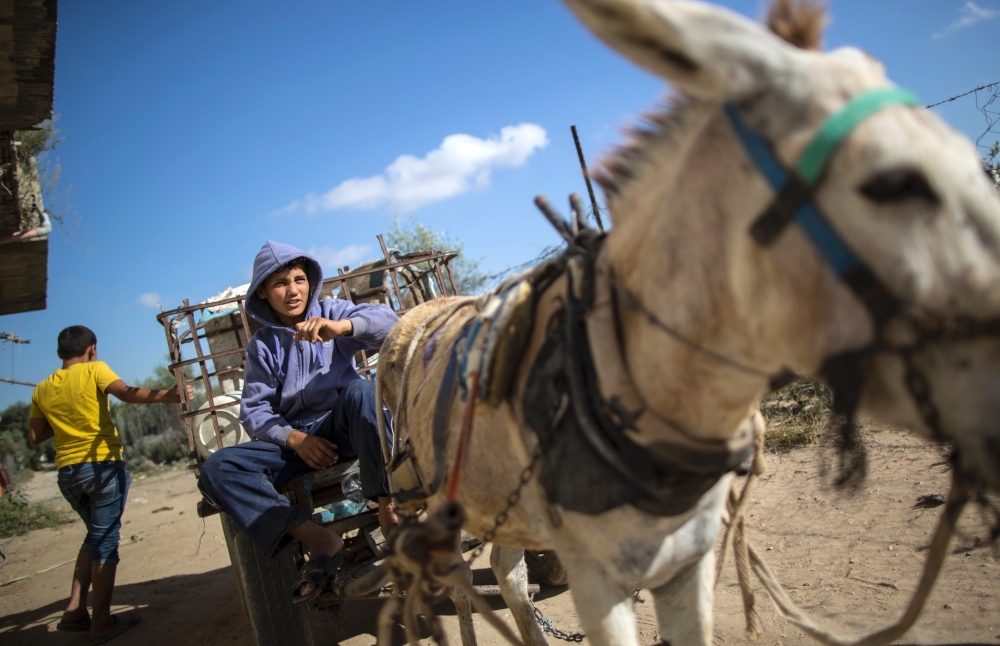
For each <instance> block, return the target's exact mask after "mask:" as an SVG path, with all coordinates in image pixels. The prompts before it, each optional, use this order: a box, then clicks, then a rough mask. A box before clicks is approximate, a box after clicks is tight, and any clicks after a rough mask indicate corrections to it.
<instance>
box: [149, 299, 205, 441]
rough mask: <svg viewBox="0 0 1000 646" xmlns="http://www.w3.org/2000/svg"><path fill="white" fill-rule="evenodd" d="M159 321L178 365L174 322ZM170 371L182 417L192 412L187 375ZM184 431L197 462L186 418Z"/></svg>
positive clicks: (178, 349)
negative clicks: (172, 327)
mask: <svg viewBox="0 0 1000 646" xmlns="http://www.w3.org/2000/svg"><path fill="white" fill-rule="evenodd" d="M156 318H157V320H158V321H159V322H160V323H161V324H162V325H163V333H164V334H165V335H166V337H167V349H168V351H169V352H170V360H171V362H172V363H176V362H178V361H180V359H181V352H180V344H179V343H178V344H176V345H175V344H174V337H173V335H172V334H171V331H170V328H171V326H172V323H173V322H172V321H171V320H170V319H169V318H161V317H159V316H158V317H156ZM170 371H171V372H172V373H173V375H174V382H176V384H177V394H178V395H179V396H180V400H181V401H180V406H181V415H183V414H184V413H186V412H188V411H189V410H190V408H191V407H190V402H189V401H188V399H187V375H185V374H184V368H183V367H181V368H171V369H170ZM181 420H182V421H184V431H185V433H186V435H187V439H188V452H189V453H188V457H192V458H194V459H195V460H197V459H198V458H197V456H198V452H197V450H196V449H195V445H194V431H193V429H192V428H191V424H189V423H188V422H187V421H186V420H184V418H183V417H182V418H181Z"/></svg>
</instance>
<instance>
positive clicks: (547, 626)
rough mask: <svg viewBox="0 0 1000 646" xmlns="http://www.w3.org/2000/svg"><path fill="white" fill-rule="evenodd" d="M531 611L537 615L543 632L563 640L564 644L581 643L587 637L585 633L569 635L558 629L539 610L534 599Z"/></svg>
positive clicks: (536, 619) (536, 617)
mask: <svg viewBox="0 0 1000 646" xmlns="http://www.w3.org/2000/svg"><path fill="white" fill-rule="evenodd" d="M531 610H532V612H534V613H535V621H537V622H538V625H539V626H541V627H542V632H543V633H545V634H546V635H548V636H550V637H555V638H556V639H559V640H562V641H564V642H576V643H580V642H582V641H583V638H584V637H586V635H584V634H583V633H567V632H564V631H562V630H559V629H558V628H556V625H555V624H554V623H553V622H552V620H551V619H549V618H548V617H546V616H545V615H543V614H542V611H541V610H539V609H538V606H536V605H535V601H534V599H532V600H531Z"/></svg>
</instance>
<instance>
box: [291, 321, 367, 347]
mask: <svg viewBox="0 0 1000 646" xmlns="http://www.w3.org/2000/svg"><path fill="white" fill-rule="evenodd" d="M353 332H354V325H353V324H352V323H351V322H350V321H348V320H346V319H345V320H342V321H331V320H330V319H325V318H322V317H320V316H314V317H313V318H311V319H308V320H306V321H302V322H301V323H296V325H295V336H294V337H292V340H293V341H308V342H309V343H319V342H320V341H329V340H330V339H336V338H337V337H338V336H344V335H347V334H351V333H353Z"/></svg>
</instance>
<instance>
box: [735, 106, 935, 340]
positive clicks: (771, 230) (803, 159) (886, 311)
mask: <svg viewBox="0 0 1000 646" xmlns="http://www.w3.org/2000/svg"><path fill="white" fill-rule="evenodd" d="M893 105H905V106H919V105H920V102H919V100H918V99H917V97H916V96H915V95H914V94H913V93H912V92H910V91H909V90H904V89H902V88H896V87H882V88H875V89H873V90H869V91H867V92H865V93H863V94H860V95H858V96H856V97H854V98H853V99H851V100H850V101H848V103H847V104H846V105H845V106H844V107H843V108H841V109H840V110H839V111H837V112H836V113H834V114H833V115H832V116H831V117H829V118H828V119H827V120H826V121H825V122H824V123H823V125H822V126H820V128H819V130H818V131H817V132H816V134H815V135H814V136H813V139H812V141H810V142H809V145H807V146H806V148H805V150H804V151H803V152H802V154H801V155H800V156H799V159H798V161H797V162H796V164H795V168H794V169H791V170H789V169H786V168H785V166H784V165H783V164H782V163H781V161H780V160H779V159H778V157H777V156H776V155H775V154H774V151H773V150H772V149H771V146H770V144H769V143H768V142H767V140H765V139H764V138H763V137H762V136H761V135H760V134H758V133H757V132H755V131H754V130H752V129H751V128H750V127H749V126H748V125H747V124H746V122H745V121H744V120H743V117H742V116H741V115H740V110H739V107H738V106H737V105H736V104H735V103H727V104H726V114H727V116H728V117H729V121H730V123H732V126H733V129H734V130H735V131H736V134H737V135H738V136H739V138H740V140H741V142H742V143H743V147H744V148H745V149H746V151H747V154H748V155H749V156H750V158H751V159H752V160H753V162H754V164H755V165H756V166H757V169H758V170H759V171H760V173H761V174H762V175H764V177H765V178H766V179H767V181H768V183H769V184H771V187H772V188H773V189H774V190H775V191H777V195H776V196H775V198H774V200H773V201H772V202H771V204H770V206H768V208H767V209H766V210H765V211H764V212H763V213H762V214H761V215H760V216H759V217H758V218H757V219H756V220H755V221H754V223H753V225H751V227H750V235H751V236H753V238H754V240H756V241H757V243H758V244H760V245H762V246H765V247H766V246H770V245H771V243H773V242H774V241H775V240H776V239H777V238H778V236H779V235H780V234H781V233H782V232H783V231H784V230H785V228H786V227H787V226H788V224H790V223H791V222H792V221H793V220H794V221H795V222H796V223H797V224H798V225H799V227H800V228H801V229H802V231H803V232H804V233H805V234H806V236H807V237H808V238H809V240H810V241H811V242H812V244H813V246H814V247H815V248H816V250H817V251H818V252H819V253H820V255H822V256H823V258H824V259H825V260H826V262H827V264H829V265H830V268H831V269H833V271H834V273H835V274H836V275H837V276H838V277H839V278H840V279H841V280H843V281H844V283H845V284H847V285H848V287H850V288H851V291H853V292H854V293H855V295H857V296H858V298H860V299H861V301H862V302H864V304H865V306H866V307H867V308H868V310H869V311H870V312H871V314H872V317H873V318H874V319H875V323H876V325H878V326H879V327H881V325H882V324H884V323H885V322H886V321H887V320H888V319H889V318H891V317H892V316H893V315H894V314H896V313H897V312H898V311H899V310H900V308H901V304H900V302H899V300H898V299H897V298H896V297H895V296H893V295H892V293H891V292H889V290H888V289H886V288H885V286H884V285H882V283H881V282H880V281H879V279H878V278H877V277H876V276H875V274H874V272H872V271H871V269H870V268H869V267H868V266H867V265H866V264H865V263H864V262H862V261H861V260H860V259H859V258H858V257H857V255H856V254H855V253H854V252H853V251H852V250H851V248H850V247H849V246H848V245H847V243H845V242H844V240H843V239H842V238H841V236H840V234H838V233H837V232H836V231H835V230H834V229H833V227H832V226H830V223H829V222H827V220H826V218H825V217H823V215H822V213H820V211H819V209H818V208H817V206H816V203H815V200H814V194H815V191H816V188H817V187H818V185H819V183H820V181H821V180H822V178H823V175H824V173H825V171H826V168H827V166H828V164H829V162H830V158H831V157H832V156H833V153H834V152H836V151H837V149H838V148H839V147H840V145H841V144H842V143H843V142H844V140H845V139H846V138H847V136H848V135H849V134H850V133H851V132H852V131H853V130H854V128H856V127H857V126H858V125H859V124H860V123H861V122H863V121H864V120H865V119H867V118H869V117H871V116H872V115H874V114H876V113H878V112H879V111H881V110H882V109H884V108H887V107H889V106H893Z"/></svg>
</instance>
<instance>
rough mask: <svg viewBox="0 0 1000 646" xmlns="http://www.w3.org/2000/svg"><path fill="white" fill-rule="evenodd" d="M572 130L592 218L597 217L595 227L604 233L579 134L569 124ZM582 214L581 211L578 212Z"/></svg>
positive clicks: (574, 127)
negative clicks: (592, 210)
mask: <svg viewBox="0 0 1000 646" xmlns="http://www.w3.org/2000/svg"><path fill="white" fill-rule="evenodd" d="M569 129H570V130H572V131H573V142H574V143H575V144H576V154H577V156H578V157H579V158H580V168H581V169H583V179H584V181H585V182H587V193H589V194H590V204H591V205H592V206H593V207H594V218H595V219H597V228H598V229H600V230H601V233H604V223H603V222H601V211H600V209H599V208H598V207H597V198H596V197H594V186H593V185H592V184H591V183H590V173H589V172H587V160H586V159H584V158H583V148H582V147H581V146H580V136H579V135H578V134H576V126H570V127H569ZM580 215H581V216H582V215H583V214H582V213H581V214H580Z"/></svg>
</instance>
